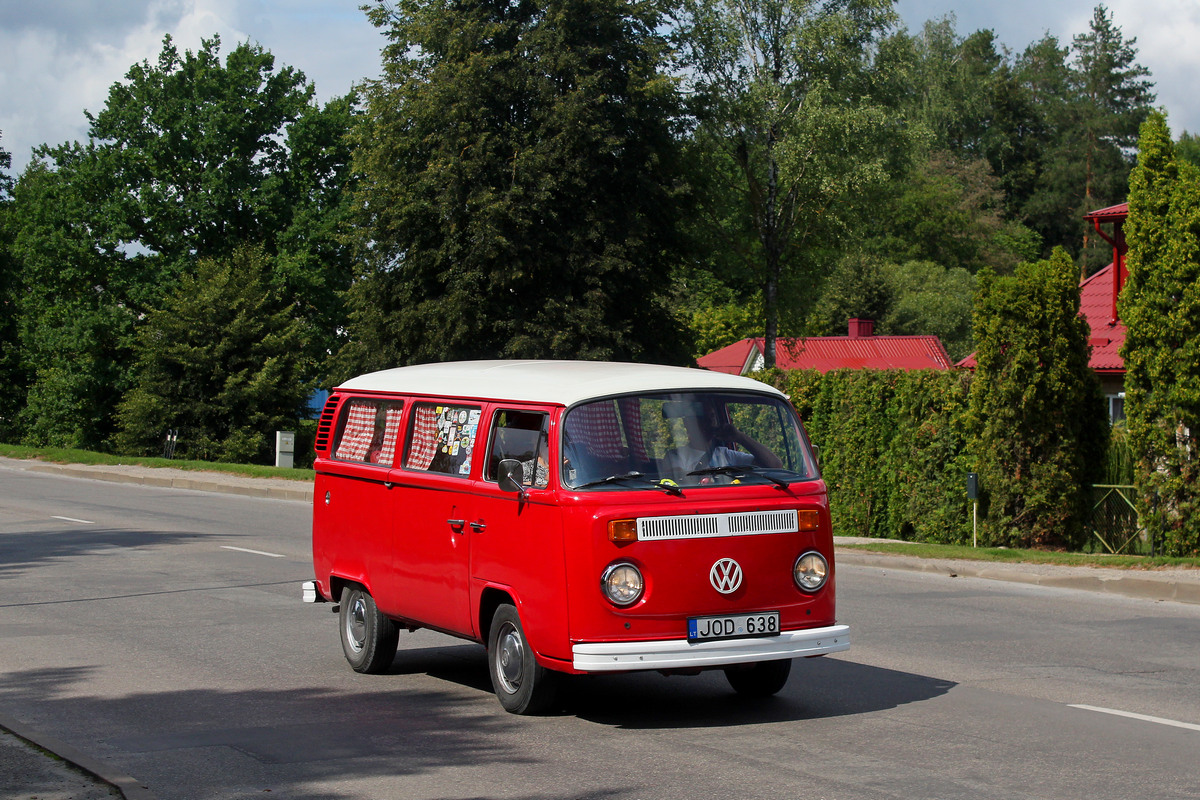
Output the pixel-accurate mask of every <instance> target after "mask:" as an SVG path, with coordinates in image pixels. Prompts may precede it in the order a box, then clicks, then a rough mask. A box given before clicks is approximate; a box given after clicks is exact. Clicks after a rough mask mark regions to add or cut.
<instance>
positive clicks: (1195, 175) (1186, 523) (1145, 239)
mask: <svg viewBox="0 0 1200 800" xmlns="http://www.w3.org/2000/svg"><path fill="white" fill-rule="evenodd" d="M1125 231H1126V236H1127V237H1128V242H1129V256H1128V260H1127V265H1128V268H1129V282H1128V283H1127V284H1126V286H1125V289H1124V291H1123V292H1122V293H1121V297H1120V300H1119V308H1120V313H1121V319H1122V320H1124V321H1125V325H1126V327H1127V334H1126V338H1125V345H1124V347H1123V348H1122V350H1121V356H1122V357H1123V358H1124V359H1125V368H1126V374H1125V393H1126V397H1125V408H1126V414H1127V415H1128V425H1129V443H1130V447H1131V449H1132V451H1133V453H1134V456H1135V458H1136V468H1135V481H1134V482H1135V484H1136V485H1137V487H1138V494H1139V497H1140V515H1141V519H1142V522H1143V524H1144V525H1145V526H1146V528H1147V529H1148V530H1149V531H1150V533H1151V535H1152V536H1153V537H1154V540H1155V541H1157V542H1161V543H1162V545H1163V547H1164V549H1165V551H1166V552H1167V553H1169V554H1172V555H1179V556H1195V555H1197V554H1200V168H1197V167H1196V166H1195V165H1193V164H1191V163H1189V162H1186V161H1182V160H1181V159H1179V158H1178V157H1177V155H1176V153H1175V152H1174V148H1173V147H1172V145H1171V137H1170V131H1169V130H1168V129H1167V122H1166V118H1165V117H1164V116H1163V115H1162V114H1161V113H1158V112H1156V113H1154V114H1152V115H1151V116H1150V119H1148V120H1147V121H1146V123H1145V124H1144V125H1143V126H1142V135H1141V143H1140V147H1139V154H1138V165H1137V168H1136V169H1135V170H1134V172H1133V175H1132V177H1131V179H1130V190H1129V218H1128V220H1127V221H1126V223H1125Z"/></svg>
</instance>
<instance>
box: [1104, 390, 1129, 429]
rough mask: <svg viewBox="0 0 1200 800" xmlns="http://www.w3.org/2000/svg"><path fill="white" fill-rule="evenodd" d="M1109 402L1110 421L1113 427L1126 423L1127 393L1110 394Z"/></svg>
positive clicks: (1107, 398)
mask: <svg viewBox="0 0 1200 800" xmlns="http://www.w3.org/2000/svg"><path fill="white" fill-rule="evenodd" d="M1105 399H1106V400H1108V421H1109V422H1110V423H1112V424H1113V425H1116V424H1117V423H1118V422H1124V421H1125V393H1124V392H1121V393H1119V394H1110V395H1108V396H1107V397H1106V398H1105Z"/></svg>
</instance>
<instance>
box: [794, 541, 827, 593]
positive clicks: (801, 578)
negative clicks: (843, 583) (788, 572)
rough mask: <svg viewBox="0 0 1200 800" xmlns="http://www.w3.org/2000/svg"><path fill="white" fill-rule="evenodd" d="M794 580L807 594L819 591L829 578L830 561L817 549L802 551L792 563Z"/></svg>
mask: <svg viewBox="0 0 1200 800" xmlns="http://www.w3.org/2000/svg"><path fill="white" fill-rule="evenodd" d="M792 580H793V581H795V582H796V588H797V589H799V590H800V591H802V592H804V593H805V594H812V593H814V592H819V591H820V590H821V587H822V586H824V585H825V583H826V581H828V580H829V562H828V561H827V560H826V559H825V556H823V555H821V554H820V553H819V552H818V551H816V550H809V551H807V552H804V553H801V554H800V556H799V557H798V558H797V559H796V561H795V563H794V564H792Z"/></svg>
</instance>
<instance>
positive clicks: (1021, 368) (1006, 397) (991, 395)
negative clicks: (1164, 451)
mask: <svg viewBox="0 0 1200 800" xmlns="http://www.w3.org/2000/svg"><path fill="white" fill-rule="evenodd" d="M974 324H975V341H976V345H977V348H978V349H977V350H976V353H975V357H976V361H977V363H978V367H977V369H976V373H975V377H974V379H973V380H972V382H971V395H970V420H971V422H970V428H971V432H972V437H971V442H972V444H971V447H972V452H973V455H974V458H975V461H976V464H977V467H976V469H977V471H978V473H979V479H980V488H981V489H982V490H983V492H984V503H983V504H982V506H983V511H984V521H983V524H982V531H983V540H984V542H986V543H988V544H992V545H1005V546H1020V547H1031V546H1032V547H1077V546H1078V545H1080V544H1082V542H1083V540H1084V538H1085V537H1086V528H1085V527H1084V525H1085V514H1086V511H1087V496H1088V495H1087V493H1086V487H1087V485H1088V484H1090V483H1093V482H1094V481H1095V478H1096V476H1097V475H1098V474H1099V470H1100V469H1102V463H1101V461H1102V456H1103V453H1104V445H1105V436H1106V434H1107V430H1108V421H1107V418H1106V416H1105V413H1104V405H1103V399H1102V398H1101V395H1100V387H1099V384H1098V382H1097V380H1096V376H1095V374H1094V373H1093V372H1092V370H1091V369H1090V368H1089V367H1088V326H1087V321H1086V320H1084V319H1083V318H1082V317H1081V316H1079V283H1078V276H1077V274H1076V272H1075V268H1074V265H1073V264H1072V262H1071V258H1070V256H1069V255H1067V253H1066V252H1065V251H1063V250H1061V249H1060V250H1056V251H1055V253H1054V254H1053V255H1052V256H1051V257H1050V258H1049V259H1048V260H1045V261H1038V262H1025V263H1023V264H1021V265H1019V266H1018V267H1017V270H1016V272H1015V273H1014V274H1013V275H1011V276H1002V277H997V276H996V275H994V274H993V273H991V272H990V271H989V270H985V271H984V272H983V273H981V274H980V276H979V293H978V295H977V299H976V306H975V315H974Z"/></svg>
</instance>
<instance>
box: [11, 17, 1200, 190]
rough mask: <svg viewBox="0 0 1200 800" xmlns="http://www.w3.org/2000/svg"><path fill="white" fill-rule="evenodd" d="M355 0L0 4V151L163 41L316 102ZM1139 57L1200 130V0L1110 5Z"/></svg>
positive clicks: (344, 86)
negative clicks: (294, 84)
mask: <svg viewBox="0 0 1200 800" xmlns="http://www.w3.org/2000/svg"><path fill="white" fill-rule="evenodd" d="M363 2H364V0H0V148H2V149H4V150H7V151H8V152H9V153H11V154H12V161H13V164H12V169H11V170H10V173H9V174H10V175H12V176H13V177H16V176H18V175H20V173H21V171H22V170H23V169H24V168H25V166H26V165H27V164H28V162H29V160H30V158H31V151H32V149H33V148H34V147H36V146H38V145H41V144H50V145H59V144H62V143H64V142H70V141H79V142H83V141H86V139H87V119H86V117H85V116H84V110H85V109H86V110H88V111H90V112H92V113H93V114H94V113H97V112H99V111H100V110H101V109H103V107H104V103H105V100H106V98H107V96H108V89H109V87H110V86H112V84H113V83H116V82H118V81H121V80H122V79H123V77H124V75H125V73H126V72H127V71H128V70H129V68H130V66H132V65H133V64H136V63H140V62H141V61H144V60H149V61H151V62H154V61H155V59H156V58H157V56H158V53H159V51H160V50H161V49H162V39H163V36H164V35H165V34H170V35H171V36H172V37H173V38H174V40H175V43H176V46H177V47H178V48H179V49H180V50H181V51H183V50H193V51H194V50H197V49H199V47H200V40H201V38H202V37H204V38H207V37H210V36H212V35H213V34H214V33H218V34H220V36H221V42H222V53H223V54H227V53H228V52H229V50H231V49H232V48H233V47H234V46H236V44H238V43H240V42H243V41H247V40H248V41H251V42H255V43H257V44H259V45H261V46H262V47H263V48H264V49H266V50H269V51H270V52H271V53H273V54H274V55H275V59H276V65H277V67H278V66H281V65H287V66H291V67H294V68H296V69H298V70H300V71H302V72H303V73H304V74H305V75H306V76H307V77H308V79H309V80H311V81H312V82H313V83H314V85H315V87H316V93H317V98H318V100H320V101H322V102H324V101H326V100H329V99H331V98H333V97H337V96H340V95H343V94H345V93H346V92H348V91H349V90H350V88H351V87H352V86H353V85H354V84H355V83H356V82H358V81H360V80H362V79H364V78H372V77H375V76H377V75H378V73H379V51H380V49H381V47H382V46H383V44H384V40H383V37H382V34H381V33H380V32H379V31H378V30H377V29H375V28H374V27H373V26H372V25H371V24H370V23H369V22H368V21H367V18H366V16H365V15H364V14H363V12H362V11H361V10H359V6H360V5H361V4H362V3H363ZM1095 5H1096V3H1095V0H898V2H897V4H896V9H897V11H898V12H899V13H900V15H901V17H902V19H903V22H904V24H905V25H906V26H907V27H908V29H909V30H910V31H912V32H916V31H918V30H920V28H921V26H922V25H923V24H924V22H925V21H926V20H929V19H935V18H940V17H943V16H945V15H948V14H954V16H955V19H956V23H957V30H958V33H959V35H961V36H966V35H967V34H969V33H971V32H973V31H975V30H978V29H980V28H991V29H992V30H993V31H995V33H996V36H997V38H998V40H999V41H1000V42H1001V43H1003V44H1005V45H1007V46H1008V47H1009V48H1010V49H1011V50H1013V51H1014V52H1017V53H1019V52H1021V51H1022V50H1024V49H1025V47H1026V46H1027V45H1029V44H1030V43H1032V42H1034V41H1037V40H1038V39H1040V38H1041V37H1042V36H1043V35H1045V34H1046V33H1050V34H1053V35H1054V36H1056V37H1057V38H1058V39H1059V41H1060V43H1062V44H1064V45H1065V44H1069V43H1070V41H1071V39H1072V37H1073V36H1075V35H1076V34H1079V33H1084V32H1086V31H1087V30H1088V24H1089V22H1090V20H1091V18H1092V10H1093V8H1094V7H1095ZM1106 6H1107V7H1108V8H1109V10H1110V11H1112V13H1113V16H1114V21H1115V23H1116V25H1117V26H1118V27H1119V28H1120V29H1121V31H1122V33H1123V34H1124V36H1125V38H1126V40H1128V39H1129V38H1130V37H1136V38H1137V41H1136V45H1135V46H1136V47H1137V50H1138V61H1139V63H1141V64H1142V65H1143V66H1145V67H1147V68H1149V69H1150V71H1151V73H1152V76H1151V77H1152V80H1153V81H1154V82H1155V85H1156V86H1155V88H1156V91H1157V94H1158V99H1157V105H1159V106H1161V107H1164V108H1165V109H1166V110H1167V113H1168V121H1169V123H1170V126H1171V130H1172V131H1173V132H1174V134H1175V135H1176V136H1178V134H1179V133H1180V132H1181V131H1183V130H1187V131H1189V132H1192V133H1197V132H1200V101H1197V99H1196V95H1195V93H1194V90H1193V88H1192V87H1193V84H1194V80H1195V76H1196V75H1200V0H1108V2H1107V3H1106Z"/></svg>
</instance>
